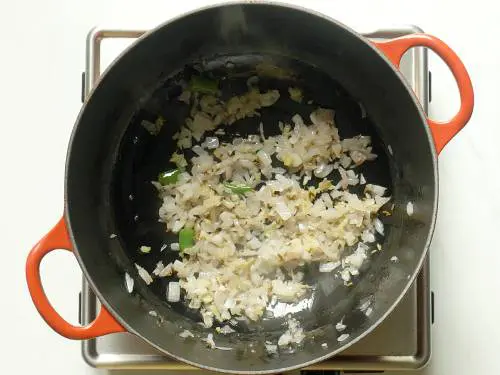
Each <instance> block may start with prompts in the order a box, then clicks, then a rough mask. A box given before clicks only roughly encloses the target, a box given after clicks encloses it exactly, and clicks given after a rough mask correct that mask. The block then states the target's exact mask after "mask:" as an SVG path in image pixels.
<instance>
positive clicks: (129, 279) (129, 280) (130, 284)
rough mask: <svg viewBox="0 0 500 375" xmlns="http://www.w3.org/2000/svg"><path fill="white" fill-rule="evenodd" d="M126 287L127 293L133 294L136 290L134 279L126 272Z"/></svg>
mask: <svg viewBox="0 0 500 375" xmlns="http://www.w3.org/2000/svg"><path fill="white" fill-rule="evenodd" d="M125 286H126V287H127V292H129V293H132V291H133V290H134V279H132V277H131V276H130V275H129V274H128V273H127V272H125Z"/></svg>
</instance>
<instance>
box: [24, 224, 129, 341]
mask: <svg viewBox="0 0 500 375" xmlns="http://www.w3.org/2000/svg"><path fill="white" fill-rule="evenodd" d="M59 249H62V250H68V251H73V246H72V244H71V240H70V238H69V235H68V230H67V228H66V223H65V221H64V218H61V220H59V222H58V223H57V224H56V225H55V226H54V228H52V230H51V231H50V232H49V233H47V234H46V235H45V237H43V238H42V239H41V240H40V242H38V243H37V244H36V245H35V246H34V247H33V249H32V250H31V252H30V253H29V255H28V259H27V261H26V280H27V282H28V289H29V291H30V294H31V298H32V299H33V303H34V304H35V307H36V308H37V310H38V312H39V313H40V315H41V316H42V318H43V319H44V320H45V321H46V322H47V324H48V325H49V326H50V327H51V328H52V329H53V330H54V331H56V332H57V333H59V334H60V335H62V336H65V337H67V338H69V339H79V340H83V339H91V338H95V337H98V336H104V335H107V334H109V333H115V332H125V329H124V328H123V327H122V326H121V325H120V323H118V322H117V321H116V319H115V318H113V316H112V315H111V314H110V313H109V311H108V310H106V308H104V307H103V306H101V310H100V311H99V314H98V315H97V317H96V318H95V320H94V321H93V322H92V323H90V324H89V325H87V326H74V325H72V324H70V323H68V322H67V321H66V320H64V318H63V317H62V316H61V315H59V313H58V312H57V311H56V310H55V309H54V307H53V306H52V305H51V304H50V302H49V300H48V298H47V296H46V294H45V292H44V290H43V286H42V280H41V278H40V263H41V261H42V259H43V257H44V256H45V255H47V254H48V253H50V252H51V251H53V250H59Z"/></svg>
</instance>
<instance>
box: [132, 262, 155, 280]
mask: <svg viewBox="0 0 500 375" xmlns="http://www.w3.org/2000/svg"><path fill="white" fill-rule="evenodd" d="M135 268H137V272H138V273H139V276H140V277H141V278H142V279H143V280H144V282H145V283H146V284H147V285H149V284H151V283H152V282H153V278H152V277H151V275H150V274H149V273H148V271H146V270H145V269H144V268H142V267H141V266H139V265H138V264H137V263H135Z"/></svg>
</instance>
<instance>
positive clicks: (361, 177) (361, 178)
mask: <svg viewBox="0 0 500 375" xmlns="http://www.w3.org/2000/svg"><path fill="white" fill-rule="evenodd" d="M359 184H360V185H364V184H366V179H365V176H364V175H363V173H360V174H359Z"/></svg>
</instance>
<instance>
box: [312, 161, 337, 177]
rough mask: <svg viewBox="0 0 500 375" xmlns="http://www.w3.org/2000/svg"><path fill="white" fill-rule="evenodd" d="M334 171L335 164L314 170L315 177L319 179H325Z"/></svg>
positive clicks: (324, 165)
mask: <svg viewBox="0 0 500 375" xmlns="http://www.w3.org/2000/svg"><path fill="white" fill-rule="evenodd" d="M332 171H333V164H320V165H318V167H316V169H315V170H314V175H315V176H316V177H318V178H324V177H326V176H328V175H329V174H330V173H332Z"/></svg>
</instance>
